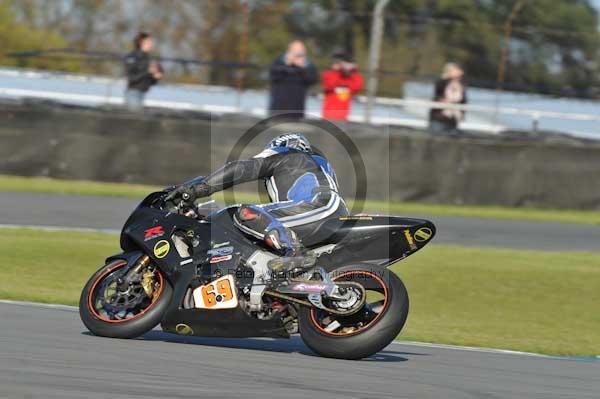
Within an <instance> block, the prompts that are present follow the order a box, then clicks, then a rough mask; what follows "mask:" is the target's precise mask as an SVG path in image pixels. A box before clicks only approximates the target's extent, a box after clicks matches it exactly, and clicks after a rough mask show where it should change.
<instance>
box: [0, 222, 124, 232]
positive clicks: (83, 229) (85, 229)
mask: <svg viewBox="0 0 600 399" xmlns="http://www.w3.org/2000/svg"><path fill="white" fill-rule="evenodd" d="M0 229H35V230H42V231H74V232H81V233H104V234H119V233H120V230H117V229H94V228H90V227H68V226H44V225H34V224H0Z"/></svg>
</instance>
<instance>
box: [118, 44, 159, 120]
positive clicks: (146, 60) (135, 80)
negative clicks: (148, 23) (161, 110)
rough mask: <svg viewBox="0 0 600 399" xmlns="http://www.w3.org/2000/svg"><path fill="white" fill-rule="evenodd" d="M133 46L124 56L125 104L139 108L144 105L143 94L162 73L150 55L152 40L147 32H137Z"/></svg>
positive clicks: (152, 45) (152, 46) (132, 107)
mask: <svg viewBox="0 0 600 399" xmlns="http://www.w3.org/2000/svg"><path fill="white" fill-rule="evenodd" d="M133 46H134V49H133V51H132V52H130V53H129V54H127V56H126V57H125V72H126V74H127V90H126V91H125V104H126V105H127V106H128V107H129V108H131V109H141V108H142V107H143V106H144V96H145V95H146V93H147V92H148V90H149V89H150V87H152V86H153V85H155V84H156V83H157V82H158V81H159V80H160V79H162V76H163V73H162V68H161V66H160V65H159V64H158V63H157V62H156V61H153V60H152V59H151V57H150V52H151V51H152V49H153V48H154V42H153V41H152V38H151V37H150V35H149V34H148V33H146V32H140V33H138V34H137V35H136V37H135V39H134V40H133Z"/></svg>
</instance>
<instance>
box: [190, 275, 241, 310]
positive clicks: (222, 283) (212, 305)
mask: <svg viewBox="0 0 600 399" xmlns="http://www.w3.org/2000/svg"><path fill="white" fill-rule="evenodd" d="M235 291H236V288H235V281H234V280H233V276H232V275H231V274H228V275H227V276H223V277H221V278H218V279H216V280H214V281H212V282H210V283H209V284H206V285H201V286H200V287H198V288H196V289H195V290H194V293H193V294H194V304H195V306H196V307H197V308H201V309H211V310H212V309H231V308H235V307H237V305H238V300H237V295H236V292H235Z"/></svg>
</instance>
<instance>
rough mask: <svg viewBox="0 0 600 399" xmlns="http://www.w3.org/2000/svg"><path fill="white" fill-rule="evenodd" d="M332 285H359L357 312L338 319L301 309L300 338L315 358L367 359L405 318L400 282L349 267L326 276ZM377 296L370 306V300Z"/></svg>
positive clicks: (368, 269)
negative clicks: (361, 299) (362, 294)
mask: <svg viewBox="0 0 600 399" xmlns="http://www.w3.org/2000/svg"><path fill="white" fill-rule="evenodd" d="M330 275H331V276H332V278H333V280H334V281H353V282H358V283H361V284H362V285H363V287H364V288H365V290H366V291H367V301H366V304H365V306H364V307H363V309H362V310H361V311H359V312H358V313H356V314H355V315H352V316H347V317H340V316H334V315H330V314H327V313H326V312H325V311H323V310H320V309H315V308H308V307H301V308H300V311H299V313H298V324H299V327H300V336H301V337H302V340H303V341H304V343H306V345H307V346H308V347H309V348H310V349H312V350H313V351H314V352H316V353H317V354H319V355H321V356H324V357H331V358H336V359H349V360H357V359H362V358H365V357H369V356H371V355H373V354H375V353H377V352H379V351H380V350H382V349H383V348H385V347H386V346H387V345H388V344H389V343H390V342H392V341H393V340H394V339H395V338H396V337H397V336H398V334H399V333H400V331H401V330H402V327H404V323H405V322H406V318H407V316H408V308H409V304H408V293H407V291H406V287H405V286H404V284H403V283H402V280H400V278H399V277H398V276H396V275H395V274H394V273H392V272H390V271H389V270H387V269H382V268H374V267H373V266H369V265H356V266H349V267H345V268H342V269H337V270H335V271H333V272H332V273H330ZM373 296H378V299H379V300H377V301H375V302H373V301H372V300H371V299H370V297H373Z"/></svg>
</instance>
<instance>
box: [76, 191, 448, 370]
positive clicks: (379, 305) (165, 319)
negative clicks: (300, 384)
mask: <svg viewBox="0 0 600 399" xmlns="http://www.w3.org/2000/svg"><path fill="white" fill-rule="evenodd" d="M168 195H169V191H159V192H155V193H151V194H150V195H148V196H147V197H146V198H145V199H144V200H143V201H142V202H141V203H140V205H139V206H138V207H137V208H136V209H135V210H134V211H133V213H132V214H131V216H130V217H129V219H128V220H127V222H126V223H125V225H124V227H123V229H122V232H121V236H120V245H121V249H122V250H123V252H122V253H120V254H116V255H113V256H110V257H109V258H107V259H106V262H105V265H104V266H102V267H101V268H100V269H99V270H98V271H97V272H96V273H95V274H94V275H93V276H92V277H91V278H90V279H89V281H88V282H87V284H86V285H85V287H84V289H83V291H82V294H81V299H80V303H79V313H80V316H81V320H82V321H83V323H84V324H85V326H86V327H87V328H88V329H89V330H90V331H91V332H92V333H94V334H96V335H99V336H104V337H114V338H135V337H138V336H141V335H143V334H144V333H146V332H148V331H150V330H152V329H153V328H154V327H155V326H156V325H158V324H159V323H160V324H161V326H162V329H163V330H164V331H165V332H169V333H174V334H180V335H194V336H203V337H235V338H240V337H273V338H289V337H290V335H292V334H296V333H299V334H300V336H301V338H302V340H303V341H304V342H305V343H306V345H307V346H308V347H309V348H310V349H312V350H313V351H314V352H316V353H317V354H319V355H321V356H325V357H331V358H339V359H361V358H365V357H369V356H371V355H373V354H375V353H377V352H378V351H380V350H381V349H383V348H384V347H386V346H387V345H388V344H389V343H390V342H391V341H392V340H394V339H395V338H396V336H397V335H398V334H399V333H400V331H401V330H402V328H403V326H404V324H405V322H406V318H407V316H408V309H409V299H408V294H407V290H406V288H405V286H404V284H403V282H402V280H401V279H400V278H399V277H398V276H397V275H396V274H394V273H392V272H391V271H390V270H388V269H387V267H388V266H390V265H392V264H393V263H395V262H397V261H399V260H401V259H404V258H406V257H407V256H409V255H411V254H413V253H415V252H416V251H418V250H419V249H421V248H422V247H423V246H425V245H426V244H427V243H428V242H430V241H431V239H432V238H433V237H434V235H435V231H436V230H435V226H434V225H433V224H432V223H431V222H429V221H427V220H421V219H409V218H401V217H396V216H374V215H362V214H361V215H356V216H347V217H341V218H336V219H334V220H331V219H330V220H327V221H324V222H323V223H322V225H321V226H318V229H317V231H316V232H315V233H314V234H311V235H310V237H308V238H305V240H304V242H303V243H304V245H305V247H306V248H307V251H308V255H309V256H311V257H313V259H315V263H314V265H313V266H310V269H309V270H295V271H294V272H293V273H275V272H273V271H272V269H271V268H270V267H269V262H270V261H272V260H273V259H277V257H278V256H277V254H275V253H273V252H272V251H271V250H270V249H269V248H268V247H267V246H266V245H264V243H263V241H262V240H259V239H256V238H254V237H253V236H250V235H247V234H245V233H244V232H242V231H241V230H240V229H238V228H237V227H236V226H235V225H234V223H233V217H234V214H235V213H236V210H237V206H231V207H225V208H223V209H218V210H216V209H214V208H215V206H214V202H212V201H211V202H209V203H201V204H198V203H197V201H188V200H186V199H185V198H179V199H178V200H176V201H172V200H168V198H167V197H168ZM184 196H185V195H184ZM282 274H283V275H282Z"/></svg>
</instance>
